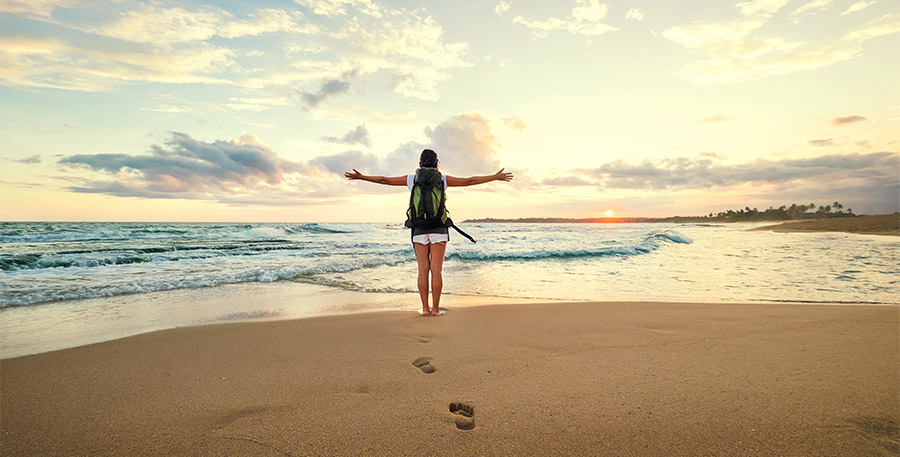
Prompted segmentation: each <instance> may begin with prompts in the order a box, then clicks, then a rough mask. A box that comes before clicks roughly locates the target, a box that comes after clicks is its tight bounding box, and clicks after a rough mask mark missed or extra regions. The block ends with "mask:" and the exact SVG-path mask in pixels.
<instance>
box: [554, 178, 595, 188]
mask: <svg viewBox="0 0 900 457" xmlns="http://www.w3.org/2000/svg"><path fill="white" fill-rule="evenodd" d="M541 184H543V185H545V186H555V187H578V186H592V185H594V184H595V183H594V182H593V181H590V180H587V179H585V178H582V177H579V176H564V177H556V178H547V179H545V180H543V181H542V182H541Z"/></svg>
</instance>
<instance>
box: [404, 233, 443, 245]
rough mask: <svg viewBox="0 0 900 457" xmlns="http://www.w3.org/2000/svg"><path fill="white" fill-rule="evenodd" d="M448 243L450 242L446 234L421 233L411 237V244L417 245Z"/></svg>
mask: <svg viewBox="0 0 900 457" xmlns="http://www.w3.org/2000/svg"><path fill="white" fill-rule="evenodd" d="M448 241H450V235H449V234H447V233H423V234H421V235H416V236H414V237H412V242H413V243H419V244H429V243H446V242H448Z"/></svg>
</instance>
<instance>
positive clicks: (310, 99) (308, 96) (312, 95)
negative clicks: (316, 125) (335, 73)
mask: <svg viewBox="0 0 900 457" xmlns="http://www.w3.org/2000/svg"><path fill="white" fill-rule="evenodd" d="M349 90H350V81H348V80H347V79H346V78H344V79H329V80H327V81H325V82H323V83H322V85H321V86H320V87H319V90H317V91H316V92H303V93H301V94H300V98H301V99H302V100H303V103H304V104H306V107H307V108H315V107H316V106H318V104H319V103H321V102H322V100H325V99H326V98H328V97H331V96H333V95H338V94H343V93H345V92H347V91H349Z"/></svg>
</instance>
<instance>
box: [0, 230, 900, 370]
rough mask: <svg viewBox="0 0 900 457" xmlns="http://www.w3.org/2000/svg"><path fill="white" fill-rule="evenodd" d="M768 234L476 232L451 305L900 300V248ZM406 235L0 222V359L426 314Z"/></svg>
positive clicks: (850, 238) (453, 250)
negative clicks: (340, 318)
mask: <svg viewBox="0 0 900 457" xmlns="http://www.w3.org/2000/svg"><path fill="white" fill-rule="evenodd" d="M759 225H765V224H758V223H757V224H727V225H718V224H655V223H653V224H650V223H648V224H514V223H497V224H483V223H472V224H464V229H465V230H466V231H467V232H468V233H470V234H471V235H473V236H474V237H475V239H476V240H478V243H474V244H473V243H470V242H469V241H468V240H466V239H465V238H463V237H462V236H458V235H456V234H455V232H453V231H452V230H451V243H450V245H449V246H448V249H447V257H446V262H445V265H444V293H445V295H446V298H445V302H444V303H445V304H447V305H448V306H450V305H451V304H455V305H465V304H466V303H469V302H478V303H484V302H491V301H507V302H517V301H523V300H529V301H534V300H538V301H554V300H595V301H693V302H721V303H723V304H727V303H734V302H771V301H777V302H796V303H811V302H816V303H820V302H821V303H833V304H886V305H896V304H898V303H900V298H898V297H900V241H898V240H897V238H895V237H880V236H874V235H856V234H846V233H774V232H769V231H747V229H749V228H753V227H756V226H759ZM415 275H416V262H415V256H414V254H413V251H412V248H411V245H410V240H409V232H408V230H407V229H405V228H404V227H403V226H402V224H381V223H357V224H332V223H283V224H275V223H62V222H47V223H20V222H6V223H0V357H10V356H15V355H21V354H27V353H33V352H40V351H43V350H50V349H58V348H62V347H69V346H73V345H78V344H85V343H89V342H95V341H102V340H104V339H111V338H116V337H120V336H125V335H130V334H135V333H141V332H146V331H151V330H156V329H160V328H171V327H177V326H184V325H197V324H203V323H209V322H223V321H233V320H246V319H279V318H293V317H309V316H316V315H323V314H341V313H346V312H363V311H377V310H383V309H407V310H410V311H415V310H418V309H420V308H421V306H420V304H419V302H418V298H417V295H416V294H415V292H416V291H415Z"/></svg>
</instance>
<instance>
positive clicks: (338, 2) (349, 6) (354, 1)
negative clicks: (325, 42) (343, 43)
mask: <svg viewBox="0 0 900 457" xmlns="http://www.w3.org/2000/svg"><path fill="white" fill-rule="evenodd" d="M294 2H295V3H297V4H298V5H302V6H305V7H306V8H308V9H309V10H310V11H312V12H313V13H315V14H318V15H321V16H328V17H333V16H346V15H347V14H349V12H350V11H351V10H356V11H359V12H361V13H363V14H366V15H369V16H373V17H382V9H381V8H380V7H379V6H378V5H376V4H374V3H372V2H371V1H370V0H294Z"/></svg>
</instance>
